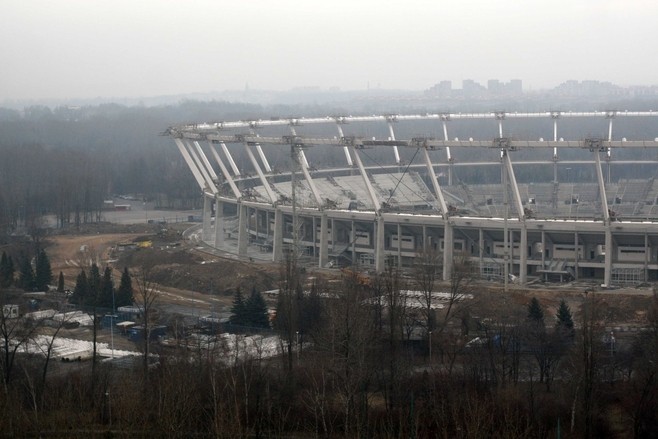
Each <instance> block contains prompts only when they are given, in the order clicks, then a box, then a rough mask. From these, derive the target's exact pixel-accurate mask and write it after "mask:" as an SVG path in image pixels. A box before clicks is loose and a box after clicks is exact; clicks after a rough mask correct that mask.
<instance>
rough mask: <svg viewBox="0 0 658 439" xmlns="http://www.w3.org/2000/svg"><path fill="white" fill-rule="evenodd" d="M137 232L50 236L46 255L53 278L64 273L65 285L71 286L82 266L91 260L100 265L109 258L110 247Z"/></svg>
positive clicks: (134, 235) (87, 264)
mask: <svg viewBox="0 0 658 439" xmlns="http://www.w3.org/2000/svg"><path fill="white" fill-rule="evenodd" d="M137 236H138V235H137V234H97V235H82V236H68V235H65V236H55V237H52V238H50V241H51V243H52V245H51V246H50V247H48V256H49V258H50V265H51V267H52V270H53V276H54V277H55V279H56V278H57V276H59V272H60V271H61V272H63V273H64V281H65V284H66V285H67V287H71V288H72V287H73V285H74V284H75V278H76V277H77V275H78V274H79V273H80V269H81V268H83V267H89V266H90V265H91V264H92V263H93V262H95V263H96V264H98V265H99V267H102V266H104V265H106V264H107V263H108V261H109V259H110V249H111V248H112V247H113V246H114V245H115V244H117V243H119V242H123V241H130V240H132V239H134V238H135V237H137Z"/></svg>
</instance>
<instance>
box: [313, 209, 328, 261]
mask: <svg viewBox="0 0 658 439" xmlns="http://www.w3.org/2000/svg"><path fill="white" fill-rule="evenodd" d="M313 233H315V230H314V231H313ZM328 263H329V228H328V218H327V214H326V213H325V212H323V213H322V216H320V258H319V264H318V265H319V266H320V268H324V267H326V265H327V264H328Z"/></svg>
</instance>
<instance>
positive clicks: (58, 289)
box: [57, 271, 64, 293]
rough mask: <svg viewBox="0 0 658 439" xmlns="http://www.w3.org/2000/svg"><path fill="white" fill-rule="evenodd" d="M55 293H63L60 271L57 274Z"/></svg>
mask: <svg viewBox="0 0 658 439" xmlns="http://www.w3.org/2000/svg"><path fill="white" fill-rule="evenodd" d="M57 292H58V293H63V292H64V273H62V272H61V271H60V272H59V278H58V279H57Z"/></svg>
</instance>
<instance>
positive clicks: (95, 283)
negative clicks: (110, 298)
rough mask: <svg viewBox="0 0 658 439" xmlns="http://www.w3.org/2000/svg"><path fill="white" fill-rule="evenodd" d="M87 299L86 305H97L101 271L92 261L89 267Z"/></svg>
mask: <svg viewBox="0 0 658 439" xmlns="http://www.w3.org/2000/svg"><path fill="white" fill-rule="evenodd" d="M88 282H89V284H88V285H89V300H88V302H87V304H88V305H93V306H98V299H99V297H100V291H101V272H100V270H99V269H98V265H96V263H95V262H94V263H93V264H91V268H90V269H89V277H88Z"/></svg>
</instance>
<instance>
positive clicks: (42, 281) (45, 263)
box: [34, 249, 53, 291]
mask: <svg viewBox="0 0 658 439" xmlns="http://www.w3.org/2000/svg"><path fill="white" fill-rule="evenodd" d="M52 280H53V272H52V269H51V268H50V260H49V259H48V255H47V254H46V252H45V250H43V249H41V251H40V252H39V254H38V255H37V260H36V271H35V275H34V286H35V288H36V289H37V290H39V291H48V285H50V282H52Z"/></svg>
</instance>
